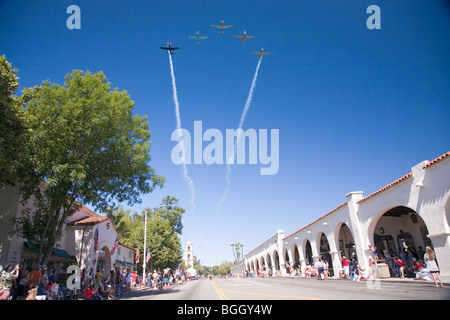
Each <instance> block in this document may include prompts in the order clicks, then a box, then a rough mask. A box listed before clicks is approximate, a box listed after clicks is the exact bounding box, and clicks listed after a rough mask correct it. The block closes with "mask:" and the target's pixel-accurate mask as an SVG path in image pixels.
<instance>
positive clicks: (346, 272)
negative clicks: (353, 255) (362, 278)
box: [341, 256, 350, 279]
mask: <svg viewBox="0 0 450 320" xmlns="http://www.w3.org/2000/svg"><path fill="white" fill-rule="evenodd" d="M341 262H342V267H343V268H344V278H347V279H349V278H350V265H349V262H350V261H348V259H347V258H346V257H345V256H343V257H341Z"/></svg>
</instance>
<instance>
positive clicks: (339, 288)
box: [124, 278, 450, 301]
mask: <svg viewBox="0 0 450 320" xmlns="http://www.w3.org/2000/svg"><path fill="white" fill-rule="evenodd" d="M124 299H127V300H231V301H233V300H236V301H237V300H450V286H449V285H445V286H444V287H439V288H436V287H434V283H432V282H425V281H420V280H417V281H405V282H403V283H402V282H401V281H378V282H375V281H360V282H354V281H349V280H343V279H327V280H316V279H304V278H293V279H292V278H215V279H214V280H208V279H203V280H193V281H190V282H189V283H186V284H183V285H173V286H172V287H171V288H170V289H169V290H153V289H144V290H142V291H140V292H137V293H134V294H132V295H131V296H129V297H126V298H124Z"/></svg>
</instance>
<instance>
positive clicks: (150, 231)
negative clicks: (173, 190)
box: [108, 196, 185, 269]
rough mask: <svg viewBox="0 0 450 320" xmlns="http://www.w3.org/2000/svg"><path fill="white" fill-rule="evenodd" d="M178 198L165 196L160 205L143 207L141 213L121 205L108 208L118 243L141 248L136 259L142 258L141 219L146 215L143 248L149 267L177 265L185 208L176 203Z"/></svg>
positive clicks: (171, 266)
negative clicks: (114, 225)
mask: <svg viewBox="0 0 450 320" xmlns="http://www.w3.org/2000/svg"><path fill="white" fill-rule="evenodd" d="M177 203H178V199H177V198H175V197H172V196H167V197H165V198H164V199H163V200H162V201H161V206H160V207H158V208H155V209H152V208H146V209H144V211H142V212H141V213H140V214H139V213H136V212H132V211H131V210H128V211H125V210H124V209H123V208H118V209H115V210H108V217H110V218H111V220H112V221H113V222H114V224H116V226H117V231H118V233H119V238H120V242H122V243H123V244H126V245H128V246H131V247H134V248H136V247H138V246H139V248H141V250H140V258H139V261H143V260H144V249H143V242H144V234H145V232H144V226H145V224H144V221H145V214H147V234H146V236H147V237H146V246H147V247H146V248H145V251H146V250H147V249H150V253H151V260H150V262H149V264H150V266H149V267H150V268H154V269H163V268H173V269H175V268H176V267H178V265H179V264H180V262H181V260H182V248H181V242H180V238H179V235H180V234H181V230H182V228H183V225H182V216H183V213H184V212H185V209H184V208H181V207H178V206H177Z"/></svg>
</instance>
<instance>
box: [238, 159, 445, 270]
mask: <svg viewBox="0 0 450 320" xmlns="http://www.w3.org/2000/svg"><path fill="white" fill-rule="evenodd" d="M449 223H450V152H447V153H445V154H443V155H442V156H440V157H438V158H436V159H434V160H433V161H423V162H421V163H419V164H417V165H415V166H414V167H412V168H411V172H410V173H408V174H406V175H405V176H403V177H401V178H399V179H397V180H395V181H394V182H392V183H390V184H388V185H386V186H385V187H383V188H381V189H380V190H378V191H376V192H374V193H372V194H370V195H368V196H364V195H363V193H362V192H361V191H356V192H350V193H348V194H347V195H346V201H345V202H344V203H342V204H341V205H339V206H337V207H336V208H335V209H333V210H331V211H330V212H328V213H327V214H325V215H323V216H322V217H320V218H319V219H317V220H315V221H314V222H312V223H310V224H308V225H307V226H304V227H302V228H301V229H299V230H297V231H295V232H294V233H292V234H289V235H287V236H286V235H285V234H284V232H283V231H282V230H278V231H277V233H276V234H275V235H274V236H272V237H270V238H269V239H268V240H266V241H265V242H263V243H262V244H261V245H259V246H258V247H256V248H254V249H253V250H251V251H250V252H248V253H247V254H246V255H245V259H243V260H242V261H240V262H239V263H238V264H237V265H234V266H233V267H232V273H241V272H244V271H251V270H252V271H254V272H258V270H260V269H261V268H265V269H269V270H270V271H271V272H270V273H271V274H272V275H281V276H283V275H286V273H287V268H288V266H289V265H292V266H294V267H296V268H300V269H302V270H303V269H304V268H305V267H306V266H307V265H312V264H313V263H314V262H315V260H316V259H318V258H320V259H324V260H326V261H328V263H329V265H330V271H331V272H332V275H334V276H338V272H339V270H341V269H342V263H341V257H343V256H346V257H347V258H348V259H351V258H355V259H357V261H358V264H359V265H361V266H362V267H364V268H369V264H370V262H369V259H370V258H373V257H372V253H371V251H370V249H369V245H370V246H374V247H376V248H377V251H378V253H379V255H383V256H385V257H387V258H389V257H390V256H391V257H392V256H401V255H402V254H403V253H404V252H405V251H407V250H414V252H415V253H417V255H418V256H419V257H423V256H422V255H423V252H422V251H423V250H425V248H426V247H427V246H431V247H432V248H433V249H434V251H435V253H436V259H437V261H438V264H439V268H440V272H441V275H444V276H450V226H449ZM388 260H389V259H388ZM375 272H379V271H377V270H375ZM375 275H376V276H380V274H379V273H376V274H375Z"/></svg>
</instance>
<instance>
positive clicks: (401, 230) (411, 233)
mask: <svg viewBox="0 0 450 320" xmlns="http://www.w3.org/2000/svg"><path fill="white" fill-rule="evenodd" d="M373 232H374V233H373V238H372V239H373V245H374V246H375V247H376V249H377V255H378V257H379V258H386V259H387V261H388V265H389V266H390V271H391V275H396V271H395V268H393V267H394V265H393V263H392V260H391V258H393V257H398V258H400V259H402V260H404V261H405V262H406V264H407V265H408V267H409V266H411V265H412V263H413V260H412V258H415V259H416V260H422V261H423V254H424V250H425V248H426V246H431V247H432V246H433V245H432V242H431V240H430V239H429V238H428V236H427V235H428V229H427V226H426V224H425V222H424V220H423V219H422V218H421V217H420V215H419V214H418V213H417V212H416V211H414V210H413V209H411V208H408V207H406V206H395V207H391V208H389V209H388V210H386V211H385V212H384V213H382V214H381V215H380V217H379V219H378V220H377V221H376V224H375V228H374V231H373Z"/></svg>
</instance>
